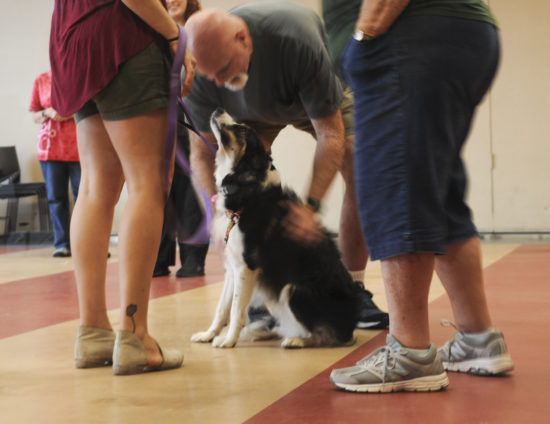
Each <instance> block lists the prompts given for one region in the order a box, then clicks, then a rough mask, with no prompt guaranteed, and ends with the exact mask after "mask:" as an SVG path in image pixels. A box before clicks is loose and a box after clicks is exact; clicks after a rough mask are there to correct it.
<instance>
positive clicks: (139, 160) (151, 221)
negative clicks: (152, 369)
mask: <svg viewBox="0 0 550 424" xmlns="http://www.w3.org/2000/svg"><path fill="white" fill-rule="evenodd" d="M105 128H106V129H107V132H108V134H109V136H110V138H111V140H112V141H113V146H114V148H115V150H116V152H117V154H118V157H119V158H120V162H121V164H122V169H123V172H124V176H125V178H126V183H127V188H128V200H127V202H126V206H125V208H124V214H123V218H122V221H121V225H120V228H119V246H118V248H119V250H118V256H119V261H120V262H119V280H120V294H121V319H120V322H121V328H122V329H123V330H127V331H134V332H135V334H136V335H137V336H138V337H140V338H141V339H142V341H143V343H144V345H145V349H146V352H147V357H148V363H149V365H158V364H160V363H161V362H162V356H161V354H160V351H159V350H158V347H157V344H156V342H155V340H154V339H153V338H152V337H151V336H150V335H149V333H148V329H147V311H148V303H149V290H150V286H151V276H152V275H153V268H154V265H155V260H156V252H158V247H159V243H160V236H161V231H162V221H163V216H164V203H165V199H166V192H167V188H166V186H165V184H166V183H165V177H164V148H165V141H164V137H165V128H166V110H165V109H161V110H156V111H153V112H149V113H147V114H144V115H140V116H137V117H134V118H130V119H126V120H123V121H105ZM130 305H134V307H135V310H136V312H135V314H134V315H133V317H129V316H128V315H127V313H126V310H127V308H128V307H129V306H130Z"/></svg>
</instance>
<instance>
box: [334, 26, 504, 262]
mask: <svg viewBox="0 0 550 424" xmlns="http://www.w3.org/2000/svg"><path fill="white" fill-rule="evenodd" d="M499 57H500V45H499V36H498V30H497V29H496V28H495V27H494V26H492V25H491V24H487V23H484V22H478V21H472V20H466V19H459V18H452V17H443V16H411V17H402V18H400V19H399V20H398V21H397V22H396V23H395V24H394V25H393V26H392V28H391V29H390V31H388V32H387V33H386V34H384V35H382V36H379V37H376V38H374V39H372V40H368V41H361V42H359V41H356V40H352V41H351V43H350V45H349V46H348V48H347V50H346V53H345V56H344V62H343V68H344V73H345V76H346V80H347V82H348V84H349V85H350V86H351V88H352V89H353V92H354V97H355V173H356V186H357V198H358V203H359V216H360V218H361V225H362V229H363V233H364V235H365V240H366V241H367V245H368V248H369V254H370V256H371V258H372V259H373V260H376V259H384V258H388V257H392V256H397V255H402V254H409V253H416V252H428V253H434V254H444V253H445V252H446V246H448V245H451V244H453V243H457V242H459V241H463V240H467V239H469V238H471V237H474V236H476V235H477V230H476V228H475V226H474V224H473V222H472V219H471V212H470V209H469V208H468V206H467V205H466V203H465V201H464V197H465V193H466V173H465V169H464V164H463V162H462V159H461V149H462V147H463V144H464V142H465V140H466V138H467V136H468V132H469V130H470V126H471V123H472V117H473V115H474V111H475V108H476V106H477V105H478V104H479V103H480V101H481V100H482V98H483V96H484V95H485V93H486V92H487V91H488V89H489V87H490V85H491V82H492V80H493V78H494V76H495V73H496V69H497V67H498V62H499Z"/></svg>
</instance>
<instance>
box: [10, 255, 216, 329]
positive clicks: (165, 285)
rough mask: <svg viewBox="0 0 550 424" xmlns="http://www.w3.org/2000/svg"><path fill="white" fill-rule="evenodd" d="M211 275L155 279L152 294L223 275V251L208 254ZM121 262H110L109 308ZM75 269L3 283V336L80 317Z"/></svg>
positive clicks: (112, 304) (116, 294)
mask: <svg viewBox="0 0 550 424" xmlns="http://www.w3.org/2000/svg"><path fill="white" fill-rule="evenodd" d="M206 271H207V275H206V276H204V277H192V278H170V277H160V278H155V279H153V283H152V284H151V298H152V299H155V298H158V297H163V296H168V295H171V294H175V293H178V292H182V291H185V290H191V289H194V288H197V287H201V286H204V285H207V284H213V283H216V282H219V281H221V280H222V279H223V267H222V265H221V260H220V258H219V255H216V254H212V255H210V254H209V255H208V257H207V262H206ZM117 275H118V263H116V262H115V263H110V264H108V266H107V285H106V287H107V299H108V300H107V308H108V309H115V308H118V307H119V306H120V305H119V299H120V297H119V286H118V277H117ZM78 316H79V315H78V300H77V293H76V283H75V279H74V273H73V272H72V271H70V272H62V273H58V274H51V275H46V276H43V277H38V278H30V279H26V280H19V281H14V282H11V283H4V284H0V323H1V324H0V339H1V338H4V337H10V336H14V335H17V334H21V333H25V332H27V331H32V330H37V329H39V328H43V327H47V326H50V325H54V324H59V323H61V322H65V321H69V320H74V319H77V318H78Z"/></svg>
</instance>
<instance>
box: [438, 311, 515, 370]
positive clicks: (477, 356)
mask: <svg viewBox="0 0 550 424" xmlns="http://www.w3.org/2000/svg"><path fill="white" fill-rule="evenodd" d="M442 324H443V325H452V326H453V327H454V324H452V323H451V322H450V321H446V322H445V321H442ZM455 328H456V327H455ZM438 352H439V356H440V357H441V361H442V362H443V367H444V368H445V369H446V370H447V371H456V372H466V373H469V374H476V375H496V374H503V373H505V372H507V371H511V370H513V369H514V362H513V361H512V358H511V356H510V354H509V353H508V349H507V348H506V343H505V342H504V336H503V335H502V332H501V331H500V330H488V331H485V332H483V333H475V334H468V333H463V332H461V331H458V332H457V333H456V336H455V337H454V338H453V339H451V340H448V341H447V342H446V343H445V344H444V345H443V346H442V347H441V348H439V349H438Z"/></svg>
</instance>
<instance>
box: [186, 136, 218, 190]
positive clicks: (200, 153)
mask: <svg viewBox="0 0 550 424" xmlns="http://www.w3.org/2000/svg"><path fill="white" fill-rule="evenodd" d="M203 136H204V137H205V138H206V139H207V141H209V142H210V143H212V144H213V145H214V146H216V139H215V138H214V136H213V134H211V133H210V134H209V133H203ZM189 142H190V147H191V153H190V157H189V159H190V163H191V169H192V171H193V174H194V177H195V180H196V181H197V182H198V183H199V184H200V185H201V186H202V187H203V188H204V189H205V190H206V193H207V194H208V196H209V197H212V196H213V195H214V194H216V193H217V188H216V180H215V178H214V169H215V162H214V155H213V154H212V152H211V151H210V150H209V149H208V147H207V146H205V145H204V142H203V141H202V140H201V139H200V137H199V136H197V135H196V134H195V133H193V132H191V131H189Z"/></svg>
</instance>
